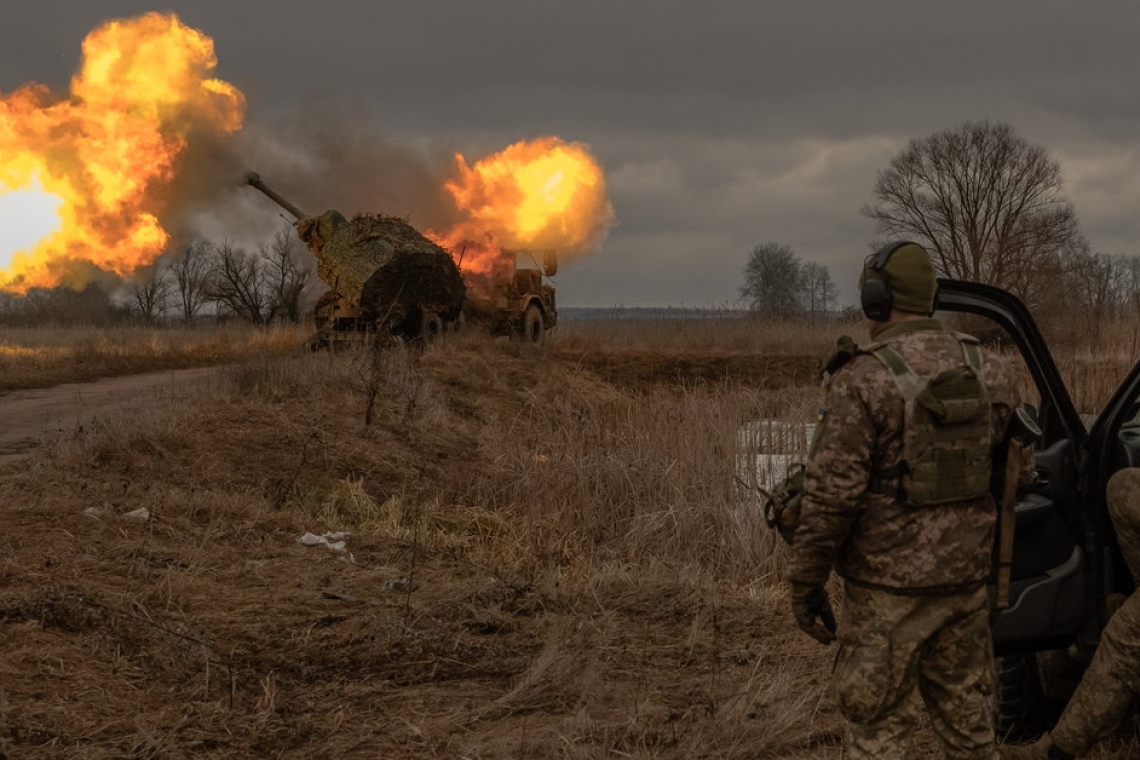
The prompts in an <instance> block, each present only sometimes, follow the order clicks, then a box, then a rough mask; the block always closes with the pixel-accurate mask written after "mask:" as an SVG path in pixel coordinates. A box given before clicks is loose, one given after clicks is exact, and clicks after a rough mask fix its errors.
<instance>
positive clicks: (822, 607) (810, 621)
mask: <svg viewBox="0 0 1140 760" xmlns="http://www.w3.org/2000/svg"><path fill="white" fill-rule="evenodd" d="M792 617H794V618H795V619H796V623H797V624H799V626H800V628H802V629H804V631H805V632H806V633H807V635H808V636H811V637H812V638H813V639H815V640H816V641H818V642H819V643H820V644H830V643H831V642H833V641H835V613H834V612H832V611H831V602H829V601H828V600H827V592H826V591H824V590H823V586H816V585H813V584H810V583H795V582H793V583H792Z"/></svg>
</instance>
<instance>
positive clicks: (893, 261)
mask: <svg viewBox="0 0 1140 760" xmlns="http://www.w3.org/2000/svg"><path fill="white" fill-rule="evenodd" d="M873 260H874V257H873V256H871V257H868V258H867V261H866V262H865V263H864V264H863V276H862V277H861V278H860V279H859V283H860V285H862V283H863V282H864V281H865V280H869V279H883V280H886V281H887V285H889V286H890V288H891V296H892V298H891V307H892V308H894V309H898V310H899V311H906V312H911V313H913V314H930V313H931V312H933V311H934V295H935V292H936V291H937V290H938V281H937V279H936V278H935V275H934V265H933V264H932V263H931V262H930V254H929V253H927V252H926V249H925V248H923V247H922V246H921V245H918V244H917V243H907V244H906V245H904V246H902V247H901V248H898V249H896V250H895V252H894V253H892V254H891V257H890V258H889V259H888V260H887V264H886V266H884V267H883V268H882V269H881V270H879V271H877V272H876V271H874V270H872V269H871V262H872V261H873Z"/></svg>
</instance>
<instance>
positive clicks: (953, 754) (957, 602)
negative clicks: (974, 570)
mask: <svg viewBox="0 0 1140 760" xmlns="http://www.w3.org/2000/svg"><path fill="white" fill-rule="evenodd" d="M839 643H840V646H839V652H838V654H837V656H836V660H835V671H834V673H833V674H832V683H831V686H832V691H833V693H834V695H835V699H836V702H837V703H838V705H839V709H840V712H842V713H843V716H844V717H845V718H846V719H847V756H848V757H850V758H854V759H856V760H858V759H861V758H879V760H891V759H892V758H899V759H900V760H901V759H903V758H912V757H918V756H919V752H918V750H917V748H915V747H914V746H913V736H914V729H915V724H916V722H917V719H918V711H919V710H920V709H921V707H920V704H919V700H918V699H916V698H915V694H916V692H917V694H918V696H920V697H921V701H922V702H923V703H925V705H926V709H927V711H928V712H929V714H930V718H931V722H932V723H933V726H934V730H935V732H936V733H937V734H938V738H939V739H941V741H942V745H943V748H944V749H945V752H946V757H948V758H955V759H957V758H963V759H964V758H971V759H973V758H984V759H985V760H991V759H992V758H997V756H998V755H997V747H996V745H995V741H994V725H993V714H992V706H991V695H992V693H993V679H994V671H993V654H992V651H993V650H992V645H991V640H990V630H989V610H988V600H987V596H986V590H985V589H984V588H981V589H978V590H977V591H976V592H972V593H969V594H955V595H947V596H904V595H901V594H892V593H889V592H886V591H880V590H876V589H871V588H866V587H863V586H858V585H855V584H853V583H850V582H848V583H847V584H846V589H845V593H844V602H843V621H842V624H841V625H840V627H839Z"/></svg>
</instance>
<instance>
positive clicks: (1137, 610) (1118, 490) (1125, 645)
mask: <svg viewBox="0 0 1140 760" xmlns="http://www.w3.org/2000/svg"><path fill="white" fill-rule="evenodd" d="M1105 499H1106V501H1107V502H1108V513H1109V517H1111V518H1112V524H1113V526H1114V527H1115V528H1116V538H1117V541H1118V542H1119V544H1120V550H1121V553H1122V554H1124V560H1125V562H1126V563H1127V565H1128V569H1129V570H1130V571H1131V573H1132V578H1133V580H1134V581H1136V583H1137V585H1140V468H1136V467H1129V468H1126V469H1123V470H1119V471H1117V472H1116V473H1114V474H1113V476H1112V477H1111V478H1109V479H1108V485H1107V490H1106V493H1105ZM1137 694H1140V593H1135V592H1134V593H1133V594H1132V595H1131V596H1130V597H1128V599H1126V600H1125V601H1124V603H1123V604H1122V605H1120V608H1119V609H1117V611H1116V613H1115V614H1113V616H1112V617H1111V618H1109V621H1108V624H1107V625H1106V626H1105V627H1104V631H1103V632H1102V633H1101V637H1100V644H1099V645H1098V646H1097V648H1096V653H1095V654H1094V655H1093V659H1092V663H1090V664H1089V668H1088V670H1086V671H1085V674H1084V676H1083V677H1082V678H1081V682H1080V684H1079V685H1078V686H1077V690H1076V691H1075V692H1073V697H1072V699H1070V700H1069V704H1068V705H1066V706H1065V710H1064V712H1062V713H1061V718H1060V720H1058V721H1057V725H1056V727H1055V728H1054V729H1053V732H1052V735H1050V734H1045V735H1044V736H1042V737H1041V740H1040V741H1038V742H1037V743H1036V744H1033V745H1032V746H1028V747H1006V748H1004V749H1003V752H1002V757H1003V758H1010V759H1012V760H1070V759H1071V758H1075V757H1080V756H1082V755H1084V754H1085V753H1086V752H1088V751H1089V749H1091V748H1092V745H1093V744H1094V743H1096V741H1097V740H1098V739H1102V738H1104V737H1105V736H1107V735H1108V734H1109V733H1111V732H1112V731H1113V730H1114V729H1116V727H1117V726H1119V725H1120V723H1121V721H1123V720H1124V717H1125V716H1126V715H1127V714H1128V710H1129V708H1130V707H1131V706H1132V700H1133V698H1134V697H1135V696H1136V695H1137Z"/></svg>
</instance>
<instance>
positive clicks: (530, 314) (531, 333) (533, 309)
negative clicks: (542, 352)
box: [523, 304, 546, 343]
mask: <svg viewBox="0 0 1140 760" xmlns="http://www.w3.org/2000/svg"><path fill="white" fill-rule="evenodd" d="M545 334H546V324H545V323H544V322H543V320H542V310H541V309H539V308H538V307H537V306H535V305H534V304H531V305H530V306H528V307H526V313H524V314H523V340H525V341H526V342H527V343H541V342H542V336H543V335H545Z"/></svg>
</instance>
